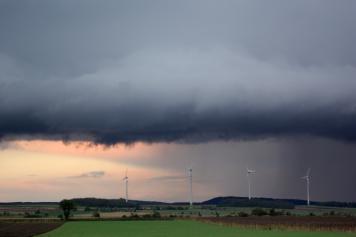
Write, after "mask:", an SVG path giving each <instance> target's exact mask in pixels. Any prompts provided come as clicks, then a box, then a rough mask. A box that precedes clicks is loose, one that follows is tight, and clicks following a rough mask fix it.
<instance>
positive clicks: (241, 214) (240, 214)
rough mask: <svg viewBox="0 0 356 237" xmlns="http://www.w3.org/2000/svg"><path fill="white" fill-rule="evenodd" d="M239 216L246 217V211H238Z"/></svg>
mask: <svg viewBox="0 0 356 237" xmlns="http://www.w3.org/2000/svg"><path fill="white" fill-rule="evenodd" d="M238 215H239V217H248V214H247V213H246V212H243V211H240V212H239V213H238Z"/></svg>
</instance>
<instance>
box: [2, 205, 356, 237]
mask: <svg viewBox="0 0 356 237" xmlns="http://www.w3.org/2000/svg"><path fill="white" fill-rule="evenodd" d="M85 204H88V203H85ZM62 218H63V215H62V211H61V210H60V208H59V206H58V203H16V204H2V205H0V236H9V237H17V236H22V237H23V236H33V235H36V234H37V235H38V234H41V233H44V234H42V235H41V236H52V237H57V236H58V237H61V236H69V237H70V236H79V237H80V236H88V237H90V236H109V237H110V236H117V235H118V233H123V235H124V236H133V237H135V236H142V235H143V234H145V235H147V236H148V237H149V236H166V237H169V236H173V237H174V236H188V237H189V236H197V237H199V236H236V235H238V236H242V237H243V236H277V237H278V236H287V237H288V236H311V237H313V236H355V232H356V209H355V208H350V207H330V206H329V207H326V206H303V205H298V206H295V207H294V208H292V209H289V208H288V209H283V208H276V209H275V208H261V207H236V206H235V207H233V206H218V205H194V206H193V207H192V208H190V207H189V206H187V205H186V204H167V203H166V204H164V203H159V204H152V203H145V204H144V205H143V204H141V205H137V203H136V204H130V205H128V206H115V205H109V204H105V205H99V206H94V205H89V206H88V205H78V204H76V205H75V209H74V210H73V211H72V212H71V215H70V221H69V222H64V221H63V219H62ZM63 223H64V225H63V226H61V225H62V224H63ZM59 226H61V227H59ZM57 227H59V228H57ZM53 229H54V230H53ZM50 230H53V231H52V232H48V231H50ZM160 231H162V232H160ZM46 232H48V233H46Z"/></svg>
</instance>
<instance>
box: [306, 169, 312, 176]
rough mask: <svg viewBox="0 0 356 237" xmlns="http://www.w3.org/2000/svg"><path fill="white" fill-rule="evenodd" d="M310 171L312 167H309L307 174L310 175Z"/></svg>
mask: <svg viewBox="0 0 356 237" xmlns="http://www.w3.org/2000/svg"><path fill="white" fill-rule="evenodd" d="M310 171H311V169H310V168H308V170H307V175H306V176H309V175H310Z"/></svg>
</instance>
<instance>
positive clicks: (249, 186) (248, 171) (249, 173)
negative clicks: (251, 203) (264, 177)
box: [246, 167, 256, 200]
mask: <svg viewBox="0 0 356 237" xmlns="http://www.w3.org/2000/svg"><path fill="white" fill-rule="evenodd" d="M246 170H247V183H248V200H251V180H250V175H251V174H255V173H256V171H255V170H250V169H249V168H248V167H247V169H246Z"/></svg>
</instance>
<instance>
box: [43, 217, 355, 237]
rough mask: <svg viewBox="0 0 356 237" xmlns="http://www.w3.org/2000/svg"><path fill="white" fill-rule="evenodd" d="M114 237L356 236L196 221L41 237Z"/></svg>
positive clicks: (125, 224)
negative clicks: (227, 225)
mask: <svg viewBox="0 0 356 237" xmlns="http://www.w3.org/2000/svg"><path fill="white" fill-rule="evenodd" d="M74 236H76V237H81V236H83V237H84V236H85V237H97V236H98V237H99V236H103V237H114V236H146V237H154V236H166V237H181V236H185V237H200V236H204V237H205V236H206V237H213V236H219V237H220V236H221V237H230V236H231V237H232V236H239V237H250V236H255V237H259V236H264V237H269V236H271V237H272V236H273V237H282V236H283V237H294V236H302V237H319V236H320V237H321V236H323V237H342V236H345V237H347V236H350V237H351V236H354V235H353V234H351V233H345V232H322V231H319V232H308V231H290V230H286V231H283V230H264V229H249V228H238V227H226V226H221V225H216V224H207V223H201V222H197V221H188V220H175V221H95V222H89V221H87V222H85V221H83V222H79V221H76V222H68V223H66V224H64V225H63V226H62V227H60V228H58V229H55V230H53V231H51V232H49V233H45V234H42V235H40V237H74Z"/></svg>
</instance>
